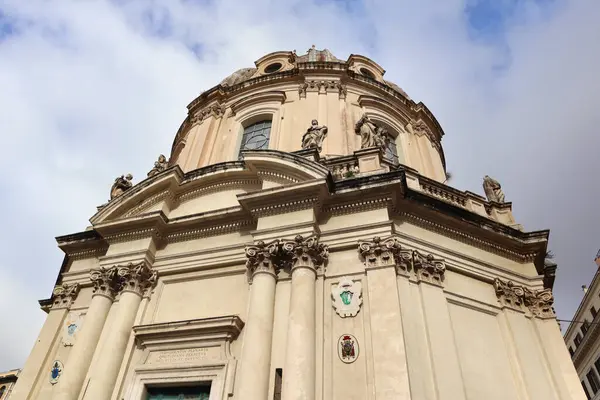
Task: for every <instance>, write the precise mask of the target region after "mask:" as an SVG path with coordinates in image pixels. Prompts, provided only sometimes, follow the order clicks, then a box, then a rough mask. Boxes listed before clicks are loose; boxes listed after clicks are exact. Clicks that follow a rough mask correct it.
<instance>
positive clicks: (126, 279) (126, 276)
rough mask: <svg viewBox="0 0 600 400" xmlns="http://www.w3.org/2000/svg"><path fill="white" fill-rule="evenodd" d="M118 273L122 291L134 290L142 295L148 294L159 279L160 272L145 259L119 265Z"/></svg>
mask: <svg viewBox="0 0 600 400" xmlns="http://www.w3.org/2000/svg"><path fill="white" fill-rule="evenodd" d="M117 275H118V276H119V281H120V290H121V292H133V293H137V294H139V295H140V296H147V295H148V294H149V292H150V290H152V288H153V287H154V285H156V281H157V279H158V273H157V272H156V271H155V270H153V269H152V268H150V267H148V265H146V262H145V261H141V262H139V263H135V264H134V263H129V264H127V265H122V266H118V267H117Z"/></svg>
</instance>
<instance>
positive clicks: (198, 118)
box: [190, 102, 227, 125]
mask: <svg viewBox="0 0 600 400" xmlns="http://www.w3.org/2000/svg"><path fill="white" fill-rule="evenodd" d="M226 110H227V107H225V106H224V105H221V103H218V102H217V103H215V104H212V105H210V106H208V107H205V108H203V109H202V110H200V111H198V112H197V113H196V114H194V115H192V116H190V124H191V125H194V124H196V123H200V122H202V121H204V120H205V119H206V118H208V117H210V116H213V117H215V118H221V117H222V116H224V115H225V111H226Z"/></svg>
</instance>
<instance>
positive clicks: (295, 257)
mask: <svg viewBox="0 0 600 400" xmlns="http://www.w3.org/2000/svg"><path fill="white" fill-rule="evenodd" d="M281 251H282V259H283V262H284V265H286V266H289V268H290V269H291V270H293V269H295V268H310V269H315V270H316V269H317V268H319V267H321V266H324V265H325V264H326V263H327V260H328V259H329V247H328V246H327V245H326V244H322V243H319V236H317V235H312V236H309V237H307V238H304V237H302V236H301V235H298V236H296V237H295V238H294V239H293V240H282V244H281Z"/></svg>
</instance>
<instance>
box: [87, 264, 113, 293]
mask: <svg viewBox="0 0 600 400" xmlns="http://www.w3.org/2000/svg"><path fill="white" fill-rule="evenodd" d="M90 280H91V281H92V284H93V285H94V290H93V295H101V296H106V297H108V298H110V299H114V298H115V295H116V294H117V292H118V291H119V279H118V275H117V268H116V267H110V268H106V267H101V268H99V269H94V270H92V271H90Z"/></svg>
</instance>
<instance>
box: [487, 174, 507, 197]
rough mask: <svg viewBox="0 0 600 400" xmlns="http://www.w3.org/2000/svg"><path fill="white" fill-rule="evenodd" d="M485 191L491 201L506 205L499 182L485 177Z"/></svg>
mask: <svg viewBox="0 0 600 400" xmlns="http://www.w3.org/2000/svg"><path fill="white" fill-rule="evenodd" d="M483 191H484V192H485V196H486V197H487V199H488V200H489V201H495V202H497V203H504V192H503V191H502V186H500V183H498V181H497V180H495V179H493V178H490V177H489V176H488V175H486V176H484V177H483Z"/></svg>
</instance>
